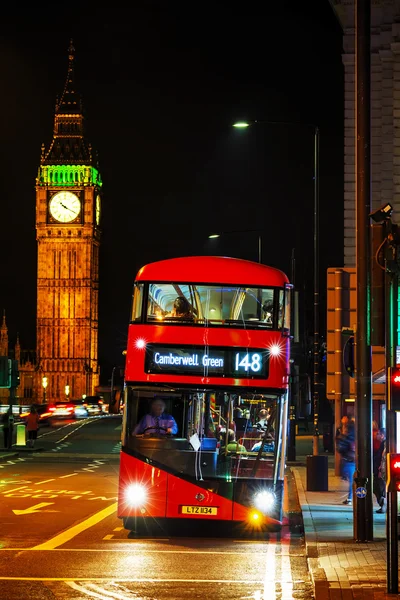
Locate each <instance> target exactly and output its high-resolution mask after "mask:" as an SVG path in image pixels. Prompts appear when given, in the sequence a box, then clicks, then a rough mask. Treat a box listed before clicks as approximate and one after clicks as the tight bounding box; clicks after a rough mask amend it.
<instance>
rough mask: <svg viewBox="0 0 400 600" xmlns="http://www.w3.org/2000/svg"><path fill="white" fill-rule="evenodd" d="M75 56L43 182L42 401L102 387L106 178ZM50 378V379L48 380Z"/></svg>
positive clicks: (44, 160) (39, 207) (39, 196)
mask: <svg viewBox="0 0 400 600" xmlns="http://www.w3.org/2000/svg"><path fill="white" fill-rule="evenodd" d="M74 58H75V50H74V47H73V44H72V41H71V44H70V47H69V49H68V73H67V78H66V83H65V86H64V90H63V92H62V94H61V97H60V98H59V99H57V102H56V109H55V118H54V130H53V139H52V141H51V143H50V146H49V148H47V149H46V148H45V147H44V145H43V146H42V156H41V163H40V167H39V172H38V176H37V179H36V240H37V249H38V258H37V261H38V263H37V324H36V342H37V346H36V354H37V363H38V371H37V380H36V396H37V397H38V398H40V397H42V392H43V389H42V387H43V383H44V382H45V381H46V383H47V388H46V390H45V391H46V399H47V401H50V402H51V401H57V400H64V399H65V397H66V395H67V396H68V395H69V397H70V398H79V397H82V395H83V394H87V395H92V394H94V391H95V386H97V385H98V384H99V365H98V303H99V247H100V237H101V232H100V211H101V186H102V182H101V177H100V173H99V170H98V166H97V163H96V162H95V161H94V159H93V155H92V148H91V146H90V144H88V143H87V141H86V139H85V135H84V116H83V110H82V103H81V99H80V96H79V94H78V93H77V91H76V86H75V75H74ZM44 378H46V380H44Z"/></svg>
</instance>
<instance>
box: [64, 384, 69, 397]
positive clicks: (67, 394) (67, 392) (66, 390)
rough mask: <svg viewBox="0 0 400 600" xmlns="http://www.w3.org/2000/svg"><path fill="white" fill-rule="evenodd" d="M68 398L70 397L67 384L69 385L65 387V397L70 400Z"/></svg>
mask: <svg viewBox="0 0 400 600" xmlns="http://www.w3.org/2000/svg"><path fill="white" fill-rule="evenodd" d="M68 396H69V385H68V383H67V385H66V386H65V397H66V398H67V400H68Z"/></svg>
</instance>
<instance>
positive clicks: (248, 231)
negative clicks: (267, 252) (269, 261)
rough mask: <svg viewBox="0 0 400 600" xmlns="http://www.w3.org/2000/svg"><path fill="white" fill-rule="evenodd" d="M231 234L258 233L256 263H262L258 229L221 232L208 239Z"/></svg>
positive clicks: (211, 235) (260, 240) (212, 234)
mask: <svg viewBox="0 0 400 600" xmlns="http://www.w3.org/2000/svg"><path fill="white" fill-rule="evenodd" d="M231 233H258V262H259V263H260V264H261V263H262V239H261V234H260V230H259V229H241V230H239V231H221V232H220V233H211V234H210V235H209V236H208V239H210V240H212V239H215V238H219V237H221V236H222V235H226V234H231Z"/></svg>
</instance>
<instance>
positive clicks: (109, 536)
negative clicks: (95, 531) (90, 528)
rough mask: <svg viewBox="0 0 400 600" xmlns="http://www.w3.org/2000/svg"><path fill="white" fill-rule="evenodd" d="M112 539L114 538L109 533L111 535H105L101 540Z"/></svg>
mask: <svg viewBox="0 0 400 600" xmlns="http://www.w3.org/2000/svg"><path fill="white" fill-rule="evenodd" d="M113 537H114V535H113V534H112V533H111V534H109V535H105V536H104V537H103V540H112V539H113Z"/></svg>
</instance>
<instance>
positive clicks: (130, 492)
mask: <svg viewBox="0 0 400 600" xmlns="http://www.w3.org/2000/svg"><path fill="white" fill-rule="evenodd" d="M146 497H147V491H146V488H145V487H144V486H143V485H140V484H139V483H134V484H132V485H128V487H127V488H126V490H125V499H126V501H127V502H128V504H130V505H131V506H140V505H141V504H143V503H144V502H145V500H146Z"/></svg>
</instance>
